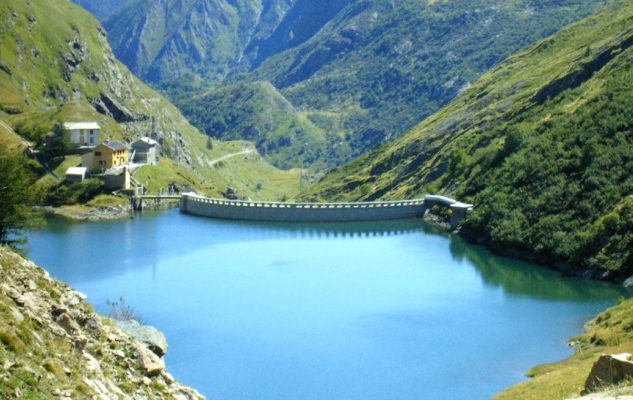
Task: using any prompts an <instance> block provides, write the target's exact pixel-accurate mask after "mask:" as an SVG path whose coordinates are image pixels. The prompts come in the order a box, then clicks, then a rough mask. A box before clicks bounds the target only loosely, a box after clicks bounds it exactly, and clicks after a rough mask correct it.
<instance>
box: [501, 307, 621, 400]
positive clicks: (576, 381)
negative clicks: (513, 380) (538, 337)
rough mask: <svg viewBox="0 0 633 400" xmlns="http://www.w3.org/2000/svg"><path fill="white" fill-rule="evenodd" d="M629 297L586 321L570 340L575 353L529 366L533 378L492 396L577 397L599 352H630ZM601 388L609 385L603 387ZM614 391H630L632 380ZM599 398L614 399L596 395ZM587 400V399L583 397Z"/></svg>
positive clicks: (550, 399)
mask: <svg viewBox="0 0 633 400" xmlns="http://www.w3.org/2000/svg"><path fill="white" fill-rule="evenodd" d="M632 317H633V300H627V301H623V302H622V303H620V304H619V305H617V306H615V307H612V308H610V309H608V310H606V311H604V312H603V313H601V314H600V315H598V316H597V317H596V318H594V319H593V320H592V321H590V322H589V323H588V324H587V329H586V331H585V332H584V333H583V334H582V335H580V336H577V337H575V338H573V339H571V341H570V343H571V344H573V346H574V347H575V348H576V354H575V355H574V356H572V357H570V358H568V359H566V360H564V361H561V362H558V363H554V364H547V365H541V366H538V367H535V368H533V369H532V370H531V371H530V372H529V373H528V375H529V376H530V377H531V378H533V379H530V380H529V381H526V382H524V383H521V384H518V385H516V386H513V387H511V388H509V389H507V390H505V391H503V392H501V393H499V394H498V395H497V396H495V397H494V399H495V400H514V399H521V400H542V399H548V400H563V399H569V398H572V397H576V396H579V395H580V393H581V391H582V390H583V389H584V385H585V381H586V380H587V377H588V376H589V371H591V367H592V366H593V364H594V363H595V362H596V361H597V360H598V357H600V355H601V354H619V353H632V352H633V318H632ZM604 389H605V390H609V389H612V388H609V387H605V388H604ZM618 389H619V390H618V391H617V394H618V395H620V396H624V395H631V394H633V382H632V381H628V382H623V383H622V384H621V385H620V386H619V388H618ZM599 398H601V399H609V398H612V399H615V398H617V397H616V396H615V394H613V396H612V397H608V396H605V397H599ZM587 400H589V399H587Z"/></svg>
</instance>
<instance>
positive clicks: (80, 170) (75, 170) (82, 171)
mask: <svg viewBox="0 0 633 400" xmlns="http://www.w3.org/2000/svg"><path fill="white" fill-rule="evenodd" d="M86 172H88V168H86V167H70V168H68V169H67V170H66V175H86Z"/></svg>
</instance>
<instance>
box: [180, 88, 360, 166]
mask: <svg viewBox="0 0 633 400" xmlns="http://www.w3.org/2000/svg"><path fill="white" fill-rule="evenodd" d="M176 104H177V105H178V106H179V108H180V110H182V112H183V114H184V115H186V116H187V117H188V118H189V119H190V121H191V123H193V124H194V125H196V126H198V127H200V128H201V129H202V130H203V131H204V133H206V134H207V135H209V136H212V137H214V138H218V139H222V140H237V139H245V140H249V141H252V142H254V143H255V144H256V146H257V148H258V149H259V150H260V152H261V153H262V154H263V155H265V156H266V158H268V159H269V160H271V161H272V162H273V163H274V164H275V165H277V166H279V167H281V168H288V167H292V166H295V165H302V166H304V167H307V166H311V167H312V168H315V169H324V168H326V167H327V166H329V165H333V164H336V162H335V161H336V160H338V159H339V158H340V157H343V156H344V155H345V154H347V153H348V152H349V149H344V147H343V146H338V147H334V148H332V149H328V143H333V142H335V140H336V139H335V138H328V135H329V134H330V133H332V131H329V130H325V129H321V128H319V127H317V125H315V124H314V123H313V122H312V120H311V119H310V115H309V114H307V113H301V112H299V111H297V110H296V109H295V108H294V107H293V106H292V104H290V102H288V100H286V99H285V98H284V97H283V95H281V94H280V93H279V92H278V91H277V89H275V87H274V86H272V85H271V84H270V83H268V82H253V83H240V84H236V85H230V86H224V87H221V88H218V89H212V90H209V91H207V92H205V93H203V94H200V95H197V96H194V97H186V98H185V99H182V100H176ZM339 141H341V142H342V140H341V138H339ZM341 153H343V154H341Z"/></svg>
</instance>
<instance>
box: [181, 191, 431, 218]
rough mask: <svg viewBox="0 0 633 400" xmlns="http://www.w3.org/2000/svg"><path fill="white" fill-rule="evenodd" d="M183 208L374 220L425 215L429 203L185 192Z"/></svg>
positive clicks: (226, 214)
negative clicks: (231, 197) (298, 200)
mask: <svg viewBox="0 0 633 400" xmlns="http://www.w3.org/2000/svg"><path fill="white" fill-rule="evenodd" d="M180 210H181V211H182V212H185V213H189V214H195V215H201V216H206V217H212V218H223V219H237V220H250V221H279V222H336V221H372V220H389V219H405V218H415V217H421V216H423V215H424V212H425V211H426V203H425V200H424V199H417V200H400V201H379V202H339V203H284V202H274V201H244V200H224V199H215V198H209V197H203V196H198V195H196V194H192V193H185V194H183V195H182V196H181V199H180Z"/></svg>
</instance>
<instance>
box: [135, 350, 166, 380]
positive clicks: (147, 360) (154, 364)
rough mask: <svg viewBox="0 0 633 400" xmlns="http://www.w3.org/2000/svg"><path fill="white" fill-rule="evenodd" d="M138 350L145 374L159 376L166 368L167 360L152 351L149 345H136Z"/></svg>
mask: <svg viewBox="0 0 633 400" xmlns="http://www.w3.org/2000/svg"><path fill="white" fill-rule="evenodd" d="M136 352H137V354H138V359H139V361H140V363H141V369H142V370H143V373H144V374H145V376H149V377H154V376H158V375H160V374H161V373H162V372H163V371H164V370H165V361H163V359H161V358H159V357H158V356H157V355H156V354H154V353H152V352H151V351H150V350H149V349H148V348H147V347H145V346H143V345H140V344H139V345H137V346H136Z"/></svg>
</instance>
